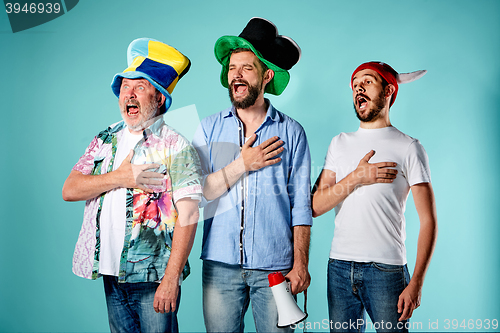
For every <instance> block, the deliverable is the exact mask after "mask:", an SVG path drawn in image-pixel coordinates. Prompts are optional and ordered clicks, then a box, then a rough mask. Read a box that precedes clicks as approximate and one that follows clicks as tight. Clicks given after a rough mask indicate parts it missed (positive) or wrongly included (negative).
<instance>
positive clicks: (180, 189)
mask: <svg viewBox="0 0 500 333" xmlns="http://www.w3.org/2000/svg"><path fill="white" fill-rule="evenodd" d="M170 179H171V181H172V192H173V199H174V202H177V200H180V199H182V198H192V199H193V196H194V197H196V198H198V199H199V198H201V194H202V193H203V188H202V185H201V169H200V159H199V157H198V153H197V152H196V150H195V149H194V148H193V146H191V145H190V144H186V145H185V146H184V148H183V149H182V150H181V151H180V152H179V153H177V154H176V155H175V157H174V158H173V159H172V163H171V166H170Z"/></svg>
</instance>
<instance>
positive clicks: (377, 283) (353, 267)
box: [327, 259, 410, 332]
mask: <svg viewBox="0 0 500 333" xmlns="http://www.w3.org/2000/svg"><path fill="white" fill-rule="evenodd" d="M409 282H410V275H409V273H408V268H407V267H406V265H402V266H400V265H387V264H380V263H374V262H370V263H359V262H353V261H341V260H336V259H330V260H329V261H328V282H327V283H328V310H329V315H330V331H331V332H364V331H365V328H366V316H365V310H366V312H367V313H368V315H369V316H370V318H371V320H372V323H373V328H374V329H375V330H376V331H377V332H408V329H407V321H406V320H405V321H402V322H398V319H399V317H400V316H401V314H399V313H398V300H399V295H400V294H401V293H402V292H403V290H404V289H405V288H406V286H407V285H408V283H409Z"/></svg>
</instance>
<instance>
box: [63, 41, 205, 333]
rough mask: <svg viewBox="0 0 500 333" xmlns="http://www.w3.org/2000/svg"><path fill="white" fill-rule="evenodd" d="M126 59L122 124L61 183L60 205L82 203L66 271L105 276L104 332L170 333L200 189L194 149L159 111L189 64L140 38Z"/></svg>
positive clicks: (118, 81) (118, 85) (120, 86)
mask: <svg viewBox="0 0 500 333" xmlns="http://www.w3.org/2000/svg"><path fill="white" fill-rule="evenodd" d="M128 63H129V67H128V68H127V69H126V70H125V71H124V72H123V73H120V74H117V75H116V76H115V77H114V79H113V82H112V90H113V92H114V93H115V95H116V96H117V97H118V104H119V107H120V112H121V116H122V118H123V121H121V122H118V123H115V124H112V125H110V126H109V127H108V128H107V129H106V130H104V131H102V132H101V133H99V134H98V135H97V136H96V137H95V138H94V140H93V141H92V142H91V144H90V145H89V146H88V148H87V150H86V151H85V154H84V155H83V156H82V157H81V158H80V160H79V161H78V163H77V164H76V165H75V166H74V167H73V170H72V171H71V173H70V175H69V177H68V179H67V180H66V182H65V184H64V187H63V198H64V200H67V201H79V200H86V201H87V203H86V206H85V214H84V221H83V226H82V229H81V232H80V236H79V239H78V242H77V244H76V249H75V254H74V257H73V272H74V273H75V274H76V275H78V276H81V277H84V278H88V279H96V278H98V277H100V276H103V280H104V289H105V294H106V302H107V306H108V317H109V324H110V328H111V331H112V332H177V331H178V326H177V317H176V316H177V310H178V307H179V300H180V283H181V282H182V280H183V279H184V278H186V276H187V275H188V274H189V264H188V263H187V258H188V255H189V252H190V251H191V247H192V244H193V240H194V234H195V229H196V224H197V222H198V216H199V215H198V203H199V201H200V198H201V193H202V187H201V185H200V169H199V158H198V155H197V153H196V151H195V150H194V148H193V147H192V146H191V145H190V144H189V142H188V141H187V140H186V139H184V138H183V137H182V136H181V135H180V134H178V133H177V132H175V131H174V130H173V129H172V128H170V127H168V126H167V125H166V124H165V123H164V121H163V117H162V114H163V113H165V112H166V111H167V110H168V108H169V107H170V104H171V100H172V98H171V95H170V94H171V93H172V91H173V89H174V87H175V85H176V83H177V81H178V79H180V78H181V77H182V76H183V75H184V74H185V73H186V72H187V71H188V70H189V66H190V61H189V59H188V58H187V57H185V56H184V55H183V54H182V53H180V52H179V51H177V50H176V49H175V48H173V47H171V46H169V45H167V44H164V43H162V42H159V41H156V40H153V39H149V38H141V39H137V40H134V41H133V42H132V43H131V44H130V46H129V48H128ZM148 170H149V171H148Z"/></svg>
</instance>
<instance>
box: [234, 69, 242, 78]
mask: <svg viewBox="0 0 500 333" xmlns="http://www.w3.org/2000/svg"><path fill="white" fill-rule="evenodd" d="M241 73H242V71H241V68H237V69H235V70H234V71H233V78H235V79H238V78H241V77H242V74H241Z"/></svg>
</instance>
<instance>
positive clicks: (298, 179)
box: [289, 125, 312, 227]
mask: <svg viewBox="0 0 500 333" xmlns="http://www.w3.org/2000/svg"><path fill="white" fill-rule="evenodd" d="M299 126H300V125H299ZM295 146H296V148H295V151H294V152H293V154H292V161H291V170H290V179H289V196H290V204H291V207H292V227H294V226H297V225H309V226H312V211H311V155H310V152H309V145H308V143H307V137H306V133H305V132H304V129H303V128H302V127H300V133H299V135H298V137H297V142H296V144H295ZM290 185H292V186H290Z"/></svg>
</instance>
